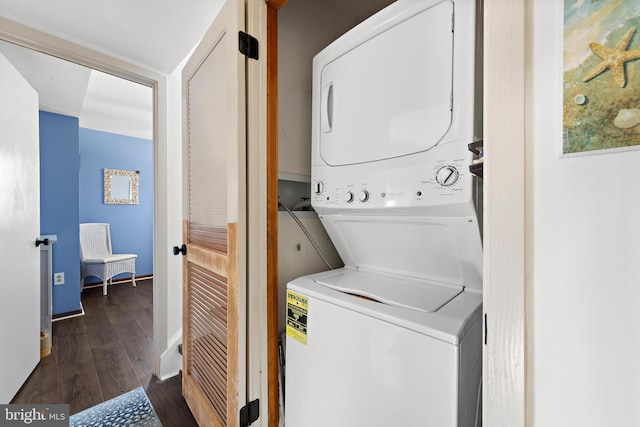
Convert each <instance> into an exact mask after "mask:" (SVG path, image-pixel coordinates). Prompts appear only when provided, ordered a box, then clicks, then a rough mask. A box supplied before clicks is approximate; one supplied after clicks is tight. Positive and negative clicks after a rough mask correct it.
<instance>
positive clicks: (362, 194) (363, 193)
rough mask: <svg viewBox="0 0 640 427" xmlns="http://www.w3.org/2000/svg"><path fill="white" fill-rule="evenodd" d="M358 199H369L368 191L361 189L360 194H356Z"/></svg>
mask: <svg viewBox="0 0 640 427" xmlns="http://www.w3.org/2000/svg"><path fill="white" fill-rule="evenodd" d="M358 200H360V201H361V202H366V201H367V200H369V192H368V191H367V190H362V191H361V192H360V194H358Z"/></svg>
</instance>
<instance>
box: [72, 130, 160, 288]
mask: <svg viewBox="0 0 640 427" xmlns="http://www.w3.org/2000/svg"><path fill="white" fill-rule="evenodd" d="M79 138H80V221H79V222H80V223H83V222H107V223H109V224H110V228H111V244H112V249H113V252H114V253H134V254H137V255H138V258H137V259H136V276H143V275H151V274H153V141H150V140H147V139H140V138H133V137H129V136H124V135H117V134H113V133H108V132H101V131H97V130H92V129H84V128H80V135H79ZM105 168H107V169H123V170H129V171H136V170H137V171H140V174H139V197H138V204H137V205H106V204H104V186H103V183H104V169H105ZM120 277H122V278H124V277H130V275H129V274H122V275H119V276H116V279H118V278H120ZM91 281H98V279H95V278H89V282H91Z"/></svg>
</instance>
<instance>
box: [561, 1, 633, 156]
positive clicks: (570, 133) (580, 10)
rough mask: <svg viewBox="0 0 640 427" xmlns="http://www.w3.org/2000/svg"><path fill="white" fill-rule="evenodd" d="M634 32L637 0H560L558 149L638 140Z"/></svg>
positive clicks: (628, 144) (619, 145) (568, 150)
mask: <svg viewBox="0 0 640 427" xmlns="http://www.w3.org/2000/svg"><path fill="white" fill-rule="evenodd" d="M639 33H640V1H638V0H564V92H563V145H562V154H577V153H588V152H593V151H596V150H609V149H621V148H630V147H634V146H640V34H639ZM637 148H640V147H637Z"/></svg>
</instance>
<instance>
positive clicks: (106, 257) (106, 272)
mask: <svg viewBox="0 0 640 427" xmlns="http://www.w3.org/2000/svg"><path fill="white" fill-rule="evenodd" d="M136 257H137V255H135V254H113V253H111V233H110V230H109V224H101V223H87V224H80V271H81V273H80V275H81V280H80V290H81V291H82V290H83V289H84V280H85V278H87V277H89V276H95V277H99V278H100V279H102V294H103V295H107V281H108V282H109V284H111V281H112V278H113V276H115V275H116V274H120V273H131V282H132V283H133V286H135V285H136Z"/></svg>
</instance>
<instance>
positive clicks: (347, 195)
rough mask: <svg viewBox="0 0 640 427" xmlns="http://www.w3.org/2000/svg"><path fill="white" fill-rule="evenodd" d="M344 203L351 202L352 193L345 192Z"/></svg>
mask: <svg viewBox="0 0 640 427" xmlns="http://www.w3.org/2000/svg"><path fill="white" fill-rule="evenodd" d="M344 201H345V202H347V203H351V202H353V193H352V192H351V191H347V192H346V193H345V194H344Z"/></svg>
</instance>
